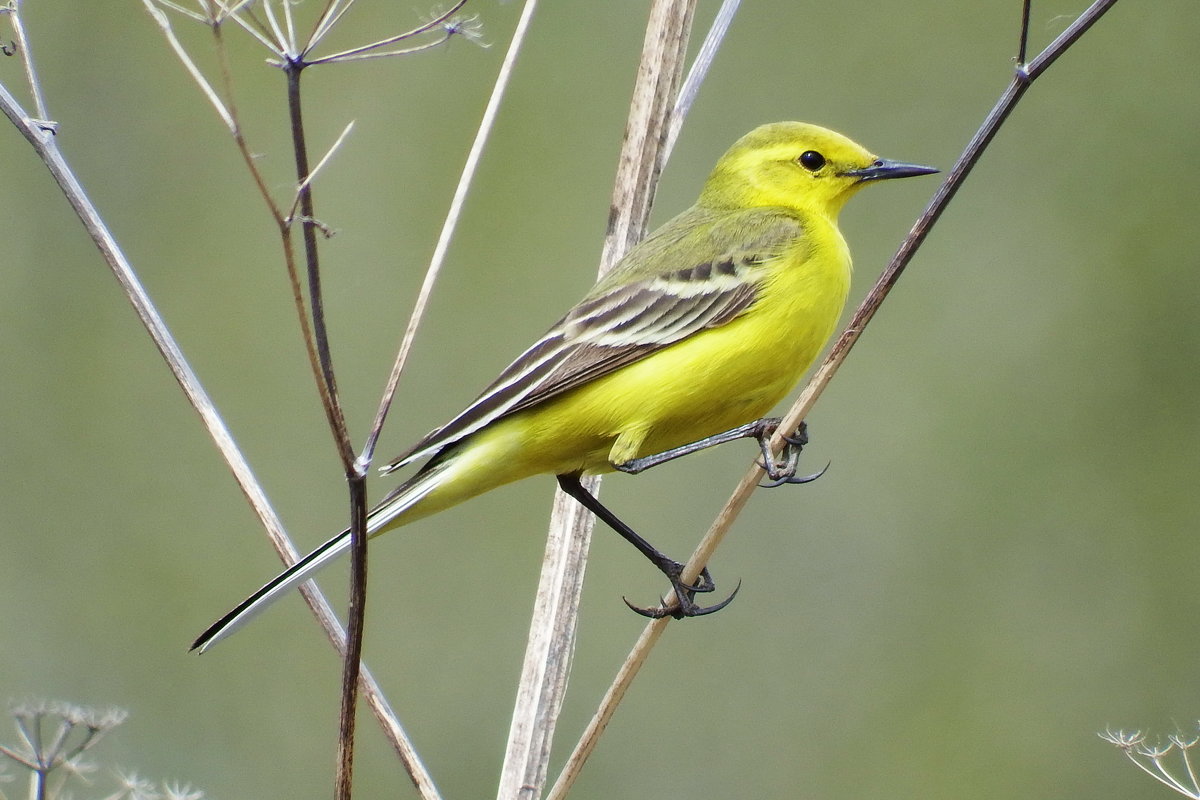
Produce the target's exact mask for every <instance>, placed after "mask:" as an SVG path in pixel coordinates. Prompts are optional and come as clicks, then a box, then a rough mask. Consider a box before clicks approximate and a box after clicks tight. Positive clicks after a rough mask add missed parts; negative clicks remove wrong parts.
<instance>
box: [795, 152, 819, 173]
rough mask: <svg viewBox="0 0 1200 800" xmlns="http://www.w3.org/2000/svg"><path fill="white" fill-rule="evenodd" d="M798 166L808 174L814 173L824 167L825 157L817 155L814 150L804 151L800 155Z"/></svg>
mask: <svg viewBox="0 0 1200 800" xmlns="http://www.w3.org/2000/svg"><path fill="white" fill-rule="evenodd" d="M799 161H800V166H802V167H804V168H805V169H806V170H808V171H809V172H816V171H817V170H819V169H820V168H821V167H823V166H825V156H823V155H821V154H820V153H818V152H817V151H816V150H805V151H804V152H803V153H801V154H800V158H799Z"/></svg>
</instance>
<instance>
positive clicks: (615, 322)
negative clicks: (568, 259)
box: [383, 219, 799, 472]
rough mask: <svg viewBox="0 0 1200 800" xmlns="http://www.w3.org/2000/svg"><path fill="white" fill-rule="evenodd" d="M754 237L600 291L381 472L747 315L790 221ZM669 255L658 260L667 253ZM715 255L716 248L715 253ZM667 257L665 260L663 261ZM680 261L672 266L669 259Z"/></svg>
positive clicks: (789, 235) (790, 233) (794, 226)
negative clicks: (765, 266) (760, 267)
mask: <svg viewBox="0 0 1200 800" xmlns="http://www.w3.org/2000/svg"><path fill="white" fill-rule="evenodd" d="M777 222H778V223H779V224H776V225H771V226H768V227H767V228H766V229H765V230H763V229H760V230H759V231H757V234H758V235H756V236H753V237H751V238H752V242H751V244H750V246H746V245H745V243H743V244H742V245H741V246H740V247H735V248H728V249H726V250H725V251H724V252H720V253H719V254H718V255H716V256H715V257H713V258H709V259H705V260H703V261H702V262H701V263H693V264H691V265H689V266H686V267H680V268H678V269H673V270H670V271H664V272H660V273H658V274H652V275H649V276H647V277H644V278H641V279H639V280H632V281H629V282H617V283H614V284H612V285H608V286H607V288H606V285H605V284H600V285H598V286H597V289H596V290H594V291H593V292H592V293H591V294H589V295H588V296H587V297H585V298H584V299H583V300H582V301H581V302H580V303H579V304H578V305H577V306H575V307H574V308H573V309H571V311H570V312H569V313H568V314H567V315H566V316H565V317H563V318H562V319H561V320H559V321H558V322H557V323H556V324H555V325H554V326H553V327H552V328H551V329H550V330H549V331H547V332H546V334H545V335H544V336H542V337H541V338H540V339H538V340H537V341H536V342H535V343H534V344H533V346H532V347H530V348H529V349H528V350H526V351H525V352H524V353H522V354H521V355H520V356H518V357H517V359H516V360H515V361H513V362H512V363H511V364H509V365H508V367H506V368H505V369H504V371H503V372H501V373H500V376H499V377H498V378H496V380H495V381H493V382H492V384H491V385H490V386H488V387H487V388H486V389H485V390H484V391H483V392H482V393H481V394H480V395H479V397H478V398H477V399H476V400H475V401H474V402H473V403H471V405H469V406H468V407H467V408H466V410H464V411H463V412H462V413H461V414H459V415H458V416H456V417H455V418H454V419H452V420H450V421H449V422H447V423H446V424H445V425H443V426H442V427H440V428H438V429H436V430H434V431H432V432H430V433H429V434H428V435H426V436H425V437H424V438H423V439H421V441H419V442H417V443H416V444H415V445H413V447H411V448H410V449H409V450H408V451H407V452H405V453H404V454H402V455H400V456H398V457H397V458H396V459H395V460H393V461H392V462H391V463H389V464H388V465H387V466H385V467H383V469H384V471H389V472H390V471H391V470H394V469H397V468H399V467H401V466H403V465H405V464H408V463H410V462H412V461H415V460H417V459H420V458H422V457H424V456H427V455H431V454H432V453H434V452H436V451H437V450H440V449H441V448H443V447H445V446H446V445H449V444H452V443H454V442H456V441H458V440H460V439H462V438H464V437H466V436H469V435H470V434H472V433H474V432H475V431H478V430H479V429H481V428H483V427H484V426H485V425H488V424H489V423H491V422H494V421H495V420H497V419H500V418H501V417H504V416H506V415H508V414H513V413H516V412H518V411H521V410H522V409H526V408H529V407H530V406H533V405H536V404H538V403H541V402H543V401H545V400H548V399H550V398H552V397H555V396H557V395H560V394H562V393H563V392H566V391H569V390H570V389H574V388H576V387H578V386H582V385H583V384H585V383H588V382H590V381H593V380H596V379H597V378H600V377H602V376H604V375H607V374H609V373H611V372H613V371H615V370H617V369H620V368H621V367H624V366H626V365H628V364H631V363H633V362H635V361H639V360H641V359H643V358H645V357H647V356H649V355H650V354H652V353H654V352H657V351H658V350H661V349H663V348H664V347H668V346H670V345H672V344H675V343H676V342H679V341H681V340H683V339H686V338H687V337H689V336H692V335H693V334H696V333H699V332H700V331H703V330H707V329H710V328H716V327H720V326H721V325H724V324H726V323H727V322H729V321H731V320H733V319H735V318H736V317H738V316H739V315H740V314H742V313H743V312H745V311H746V310H747V309H748V308H749V307H750V306H751V305H752V304H753V303H754V300H755V298H756V296H757V293H758V287H759V282H760V281H761V278H762V274H761V273H762V271H761V270H756V269H755V267H757V266H758V265H760V264H762V263H763V262H764V261H765V260H767V259H769V258H772V257H774V256H776V255H778V254H779V249H780V247H781V246H782V245H783V244H784V243H786V242H787V241H789V240H793V239H794V238H795V237H796V236H797V235H798V226H799V223H798V222H796V221H795V220H794V219H787V220H781V221H777ZM666 249H667V250H668V253H665V254H658V255H667V256H669V255H670V254H669V250H670V249H672V248H670V247H667V248H666ZM713 249H717V248H713ZM664 260H665V259H664ZM675 263H678V260H677V261H675Z"/></svg>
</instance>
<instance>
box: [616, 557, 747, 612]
mask: <svg viewBox="0 0 1200 800" xmlns="http://www.w3.org/2000/svg"><path fill="white" fill-rule="evenodd" d="M682 567H683V565H682V564H680V565H679V568H680V569H679V572H681V571H682ZM679 572H676V573H675V575H668V576H667V577H668V579H669V580H670V581H671V587H672V588H673V589H674V590H675V598H676V600H677V601H678V602H677V604H676V605H675V606H674V607H668V605H667V601H666V600H665V599H663V600H660V604H659V605H658V606H657V607H654V608H643V607H642V606H635V605H634V604H633V603H631V602H629V598H627V597H622V598H621V599H622V600H624V601H625V605H627V606H629V609H630V610H631V611H633V612H634V613H636V614H641V615H642V616H643V617H648V618H650V619H662V618H663V617H674V618H675V619H683V618H684V617H703V616H704V615H706V614H713V613H716V612H717V611H720V610H721V609H722V608H724V607H725V606H727V605H729V604H730V603H732V602H733V598H735V597H737V593H738V591H739V590H740V589H741V588H742V582H741V581H740V580H739V581H738V585H737V586H736V587H734V590H733V592H731V593H730V595H729V597H726V598H725V599H724V600H722V601H721V602H719V603H714V604H713V605H711V606H701V605H698V604H697V603H696V602H695V601H694V600H693V599H692V598H693V597H694V596H695V594H696V593H697V592H711V591H713V590H714V589H716V588H717V585H716V583H714V582H713V579H712V576H711V575H709V573H708V567H705V568H704V570H703V571H702V572H701V573H700V577H699V578H698V579H697V581H696V583H695V584H693V585H691V586H687V585H685V584H684V583H683V582H682V581H680V580H679Z"/></svg>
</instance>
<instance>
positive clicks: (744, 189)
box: [195, 122, 936, 649]
mask: <svg viewBox="0 0 1200 800" xmlns="http://www.w3.org/2000/svg"><path fill="white" fill-rule="evenodd" d="M935 171H936V170H933V169H931V168H928V167H920V166H916V165H911V164H901V163H896V162H891V161H884V160H881V159H877V158H876V157H875V156H874V155H872V154H871V153H870V152H868V151H867V150H865V149H863V148H862V147H860V146H859V145H857V144H855V143H854V142H852V141H850V140H849V139H847V138H845V137H844V136H842V135H840V134H837V133H834V132H833V131H829V130H826V129H824V128H819V127H816V126H814V125H806V124H803V123H798V122H781V123H774V124H771V125H764V126H762V127H760V128H757V129H755V130H753V131H751V132H750V133H749V134H747V135H746V136H744V137H742V138H741V139H740V140H739V141H738V142H737V143H735V144H734V145H733V147H732V148H730V150H729V151H728V152H727V153H726V154H725V155H724V156H722V158H721V159H720V161H718V162H717V165H716V167H715V168H714V170H713V172H712V174H711V175H710V177H709V178H708V181H707V182H706V183H705V186H704V190H703V191H702V192H701V195H700V198H699V200H698V201H697V203H696V205H695V206H693V207H692V208H690V209H688V210H687V211H685V212H683V213H682V214H680V215H679V216H677V217H675V218H674V219H672V220H671V221H669V222H667V223H666V224H665V225H663V226H662V227H661V228H659V229H658V230H657V231H655V232H654V233H653V234H651V235H650V236H649V237H647V238H646V239H645V240H644V241H643V242H641V243H640V244H639V245H637V246H636V247H634V248H633V249H632V250H631V251H630V252H629V253H628V254H627V255H626V256H625V258H623V259H622V260H621V262H620V263H619V264H618V265H617V266H616V267H615V268H614V269H613V270H612V271H611V272H610V273H609V274H608V275H606V276H605V277H604V278H603V279H602V280H601V281H600V282H599V283H597V284H596V286H595V287H593V288H592V290H591V291H590V292H589V293H588V294H587V295H586V296H585V297H584V298H583V299H582V300H581V301H580V302H579V303H578V304H576V305H575V306H574V307H573V308H572V309H571V310H570V311H569V312H568V313H567V314H566V315H565V316H564V317H563V318H562V319H561V320H560V321H559V322H558V323H557V324H556V325H554V326H553V327H552V328H551V329H550V331H548V332H547V333H546V334H545V335H544V336H543V337H542V338H541V339H539V340H538V341H537V342H535V343H534V345H533V346H531V347H530V348H529V349H528V350H527V351H526V352H525V353H523V354H522V355H521V356H520V357H518V358H517V360H516V361H514V362H513V363H512V364H511V365H509V367H507V368H506V369H505V370H504V371H503V372H502V373H501V375H500V377H499V378H497V380H496V381H495V382H494V383H493V384H492V385H491V386H489V387H488V388H487V389H485V390H484V392H483V393H482V394H481V395H480V397H479V398H478V399H477V400H476V401H475V402H474V403H472V404H471V405H470V406H468V408H467V409H466V410H465V411H463V412H462V413H461V414H459V415H458V416H457V417H455V418H454V419H452V420H451V421H450V422H448V423H447V424H446V425H444V426H442V427H441V428H439V429H437V430H435V431H433V432H432V433H431V434H429V435H428V436H426V437H425V438H424V439H422V440H421V441H420V442H418V443H417V444H416V445H414V446H413V448H411V449H410V450H409V451H408V452H407V453H406V454H404V455H403V456H401V457H400V458H397V459H396V460H395V461H393V462H392V463H391V464H389V465H388V466H387V467H385V468H384V469H385V471H391V470H394V469H398V468H399V467H402V466H404V465H406V464H409V463H411V462H414V461H417V460H419V459H421V458H425V457H428V461H426V463H425V464H424V466H422V467H421V468H420V469H419V470H418V471H417V473H416V474H415V475H414V476H413V477H412V478H410V479H409V480H408V481H406V482H405V483H403V484H402V485H401V486H400V487H398V488H397V489H395V490H394V491H393V492H391V493H390V494H389V495H388V496H387V497H386V498H385V499H384V500H383V501H382V502H381V503H380V504H379V505H378V506H376V508H375V509H373V510H372V511H371V513H370V515H369V517H368V530H369V531H370V532H371V533H372V534H373V535H374V534H377V533H381V532H383V531H386V530H391V529H392V528H396V527H399V526H401V525H404V524H407V523H409V522H412V521H413V520H415V519H418V518H420V517H424V516H428V515H429V514H432V513H435V512H437V511H440V510H442V509H444V508H447V507H449V506H451V505H454V504H456V503H459V502H462V501H463V500H466V499H469V498H471V497H475V496H477V495H479V494H482V493H484V492H486V491H489V490H491V489H493V488H495V487H497V486H500V485H503V484H505V483H510V482H512V481H515V480H519V479H521V478H525V477H528V476H530V475H536V474H541V473H548V474H553V475H558V476H560V482H561V481H564V480H567V479H570V480H573V481H574V480H575V479H577V477H578V476H579V475H581V474H589V473H592V474H594V473H604V472H610V471H612V470H613V469H616V468H619V467H620V466H621V465H625V464H627V463H628V462H631V461H634V460H635V459H640V458H644V457H645V456H649V455H654V454H657V453H661V452H663V451H666V450H671V449H674V448H677V447H680V446H682V445H687V444H688V443H691V442H696V441H697V440H701V439H705V438H706V437H709V436H712V435H714V434H717V433H720V432H722V431H726V430H728V429H731V428H735V427H738V426H742V425H744V424H745V423H748V422H750V421H752V420H755V419H757V418H759V417H761V416H762V415H764V414H766V413H767V412H768V411H769V410H770V409H771V408H772V407H773V406H774V405H775V404H776V403H778V402H779V401H780V400H782V399H783V398H784V397H785V396H786V394H787V393H788V392H789V391H790V390H791V389H792V387H793V386H794V385H795V384H796V382H797V381H798V380H799V378H800V376H801V375H802V374H803V373H804V371H805V370H806V369H807V368H808V367H809V365H810V364H811V363H812V362H813V360H814V359H815V358H816V357H817V355H818V354H819V352H820V350H821V349H822V348H823V347H824V346H825V343H826V341H827V340H828V339H829V336H830V335H831V334H832V332H833V330H834V326H835V325H836V324H837V320H838V317H839V316H840V315H841V312H842V308H843V305H844V304H845V300H846V295H847V292H848V291H849V286H850V253H849V250H848V249H847V247H846V242H845V240H844V239H843V238H842V234H841V232H840V231H839V230H838V227H837V217H838V213H839V212H840V211H841V209H842V206H843V205H844V204H845V202H846V201H847V200H848V199H849V198H850V196H851V195H853V194H854V193H855V192H856V191H857V190H858V189H859V188H861V187H862V186H863V185H864V184H865V183H867V182H870V181H874V180H881V179H887V178H898V177H907V176H911V175H922V174H927V173H929V172H935ZM575 485H576V486H578V484H577V481H576V483H575ZM564 488H566V484H565V483H564ZM575 496H576V497H577V498H580V499H581V502H585V504H588V505H589V507H591V508H593V510H597V509H596V508H595V507H594V506H595V505H598V504H596V503H595V501H594V500H593V499H592V498H590V497H581V496H580V495H578V494H576V495H575ZM601 510H603V509H601ZM610 524H612V523H611V521H610ZM618 530H619V531H620V528H618ZM631 533H632V532H630V531H628V529H626V530H625V532H622V535H624V536H626V538H630V534H631ZM633 537H634V538H637V537H636V534H633ZM348 541H349V536H348V534H347V533H346V532H343V533H342V534H339V535H338V536H335V537H334V538H333V539H331V540H330V541H329V542H326V543H325V544H324V545H322V546H321V547H320V548H318V549H317V550H315V551H314V552H313V553H311V554H310V555H309V556H306V557H305V558H304V559H302V560H301V561H300V562H298V563H297V564H296V565H295V566H293V567H292V568H290V569H289V570H288V571H286V572H285V573H283V574H282V575H280V576H279V577H278V578H276V579H275V580H273V581H271V582H270V583H268V584H267V585H266V586H264V587H263V588H262V589H260V590H259V591H258V592H256V593H255V594H254V595H252V596H251V597H250V598H248V599H247V600H246V601H245V602H243V603H242V604H241V605H239V606H238V607H237V608H235V609H234V610H233V611H231V612H230V613H229V614H227V615H226V616H225V617H223V618H222V619H221V620H220V621H218V622H217V623H216V624H215V625H214V626H212V627H211V628H210V629H209V630H208V631H206V632H205V633H204V634H203V635H202V636H201V637H200V638H199V639H198V640H197V642H196V645H195V646H198V647H200V648H201V649H203V648H204V647H207V646H208V645H210V644H212V643H213V642H214V641H216V640H217V639H218V638H221V637H223V636H226V635H228V634H229V633H231V632H232V631H233V630H234V629H235V628H237V627H239V626H240V625H241V624H244V622H246V621H247V620H248V619H249V618H250V617H251V616H253V615H254V614H256V613H258V611H260V610H261V609H262V608H265V607H266V606H267V605H268V604H269V603H270V602H272V601H273V600H274V599H276V598H277V597H278V596H280V594H281V593H283V592H284V591H286V590H287V589H289V588H291V587H292V586H294V585H296V584H298V583H299V582H301V581H302V580H303V579H305V578H307V577H308V575H310V574H311V573H312V572H314V571H315V570H316V569H318V568H320V567H321V566H323V565H324V564H325V563H327V562H328V561H329V560H331V559H332V557H333V556H335V555H337V554H338V553H340V552H341V551H342V550H344V549H345V547H346V546H347V544H348ZM631 541H633V539H632V538H631ZM643 544H644V542H643ZM647 548H648V549H649V551H650V552H647ZM639 549H642V551H643V552H644V553H647V555H648V557H650V558H651V560H652V561H654V562H655V563H656V565H657V566H658V567H659V568H660V569H662V570H663V571H664V572H665V573H667V574H668V577H670V578H671V579H672V583H673V585H674V586H675V589H676V591H677V593H678V594H679V595H680V598H681V600H684V599H686V598H685V595H687V596H688V598H690V592H691V591H692V590H694V588H695V587H681V586H680V585H678V582H677V575H676V576H672V574H671V571H672V569H673V568H674V567H677V566H678V565H676V564H675V562H671V561H670V560H669V559H666V558H665V557H664V556H662V555H661V554H659V553H657V551H653V549H652V548H649V546H648V545H647V546H646V548H642V547H641V546H640V545H639Z"/></svg>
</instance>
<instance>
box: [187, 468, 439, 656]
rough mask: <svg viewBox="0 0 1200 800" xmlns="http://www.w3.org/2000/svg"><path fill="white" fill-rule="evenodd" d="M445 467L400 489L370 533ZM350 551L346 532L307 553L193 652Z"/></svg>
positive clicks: (374, 514) (372, 519) (425, 490)
mask: <svg viewBox="0 0 1200 800" xmlns="http://www.w3.org/2000/svg"><path fill="white" fill-rule="evenodd" d="M446 466H448V464H447V463H445V462H443V463H442V464H439V465H438V466H436V467H434V468H432V469H430V470H429V471H427V472H424V473H422V474H420V475H418V476H417V477H416V478H414V480H413V482H412V483H410V484H405V485H403V486H401V487H400V488H399V489H397V490H396V491H395V492H394V493H393V496H392V497H389V498H385V499H384V501H383V502H382V503H380V504H379V505H378V506H376V507H375V509H373V510H372V511H371V514H370V516H368V517H367V534H368V535H372V534H375V533H377V532H379V531H380V530H381V529H382V528H383V527H385V526H386V525H387V524H388V523H389V522H391V521H392V520H394V519H395V518H396V517H398V516H399V515H400V514H403V513H404V512H405V511H406V510H408V509H409V508H411V507H412V506H413V505H414V504H416V503H417V502H418V501H419V500H421V499H422V498H424V497H425V495H427V494H429V492H430V491H431V490H432V489H434V488H435V487H436V486H437V485H438V484H439V483H440V482H441V481H440V480H439V478H440V477H441V474H442V473H443V472H444V471H445V467H446ZM349 549H350V531H349V530H348V529H347V530H344V531H342V532H341V533H339V534H338V535H336V536H334V537H333V538H331V539H329V540H328V541H326V542H325V543H324V544H322V545H320V546H319V547H317V548H316V549H315V550H313V551H312V552H310V553H308V554H307V555H306V556H304V557H303V558H301V559H300V560H299V561H297V562H296V563H295V564H293V565H292V566H290V567H288V568H287V569H285V570H284V571H283V572H281V573H279V574H278V575H277V576H275V577H274V578H272V579H271V580H270V581H268V582H267V583H266V584H264V585H263V586H262V588H260V589H259V590H258V591H256V592H255V593H254V594H252V595H250V596H249V597H247V598H246V599H245V600H243V601H242V602H241V603H239V604H238V605H236V606H234V608H233V610H231V611H230V612H229V613H227V614H226V615H225V616H223V617H221V618H220V619H219V620H217V621H216V622H214V623H213V624H212V625H210V626H209V627H208V629H207V630H206V631H204V633H202V634H200V636H199V637H197V639H196V641H195V642H193V643H192V647H191V649H192V650H196V651H198V652H201V653H203V652H205V651H206V650H208V648H210V647H212V646H213V645H214V644H216V643H217V642H219V641H221V640H222V639H224V638H225V637H227V636H229V635H230V634H232V633H234V632H236V631H238V630H239V629H241V628H242V626H244V625H245V624H246V623H248V622H250V620H252V619H254V618H255V617H257V616H258V615H259V614H261V613H262V612H263V611H266V610H267V608H268V607H270V606H271V605H272V604H273V603H274V602H275V601H276V600H278V599H280V598H281V597H283V596H284V595H285V594H287V593H288V592H290V591H291V590H292V589H295V588H296V587H297V586H299V585H300V584H302V583H304V582H305V581H306V580H308V579H309V578H311V577H312V576H313V575H315V574H316V573H317V572H318V571H320V570H322V569H324V568H325V567H327V566H329V564H330V563H332V562H333V561H334V559H336V558H337V557H338V556H340V555H341V554H342V553H344V552H346V551H347V550H349Z"/></svg>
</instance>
